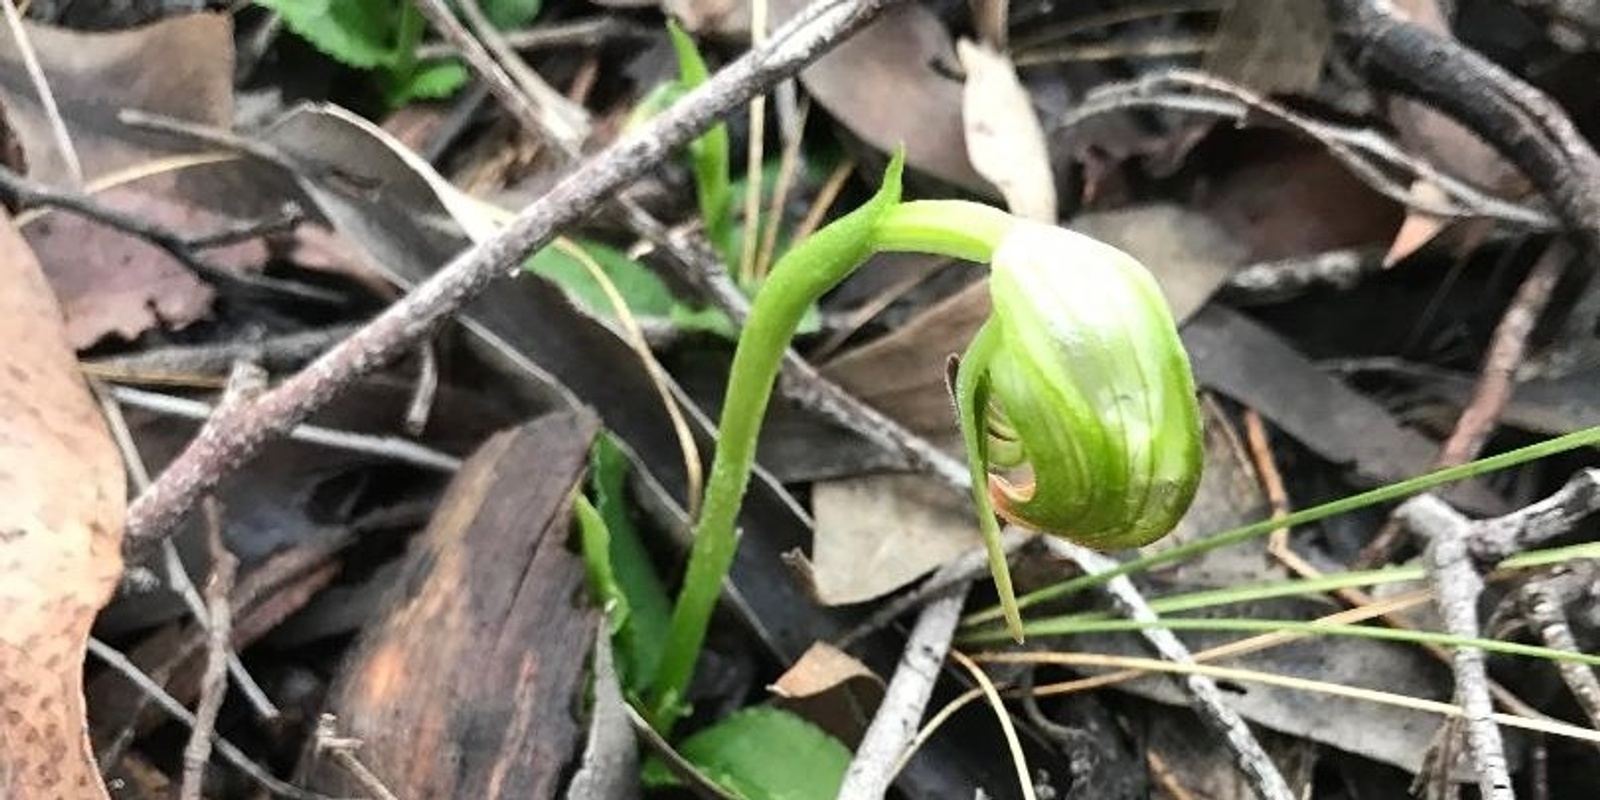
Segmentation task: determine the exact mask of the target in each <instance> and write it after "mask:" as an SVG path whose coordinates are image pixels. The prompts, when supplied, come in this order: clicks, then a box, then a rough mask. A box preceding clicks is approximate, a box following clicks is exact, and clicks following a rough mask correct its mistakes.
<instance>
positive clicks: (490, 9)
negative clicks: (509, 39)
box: [483, 0, 544, 30]
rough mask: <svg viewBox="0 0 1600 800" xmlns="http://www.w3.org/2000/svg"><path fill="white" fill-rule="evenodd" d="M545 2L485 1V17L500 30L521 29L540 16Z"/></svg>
mask: <svg viewBox="0 0 1600 800" xmlns="http://www.w3.org/2000/svg"><path fill="white" fill-rule="evenodd" d="M543 8H544V0H485V2H484V3H483V15H484V16H486V17H488V18H489V21H490V22H492V23H494V26H495V27H496V28H499V29H500V30H510V29H511V28H517V27H521V26H523V25H526V24H528V23H530V22H532V21H533V18H534V17H537V16H539V11H540V10H541V9H543Z"/></svg>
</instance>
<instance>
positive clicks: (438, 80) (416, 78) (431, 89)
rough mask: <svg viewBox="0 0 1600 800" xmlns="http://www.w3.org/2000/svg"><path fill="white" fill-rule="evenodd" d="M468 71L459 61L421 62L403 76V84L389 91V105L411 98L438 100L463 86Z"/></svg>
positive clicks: (395, 104) (468, 74)
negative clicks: (408, 73) (412, 70)
mask: <svg viewBox="0 0 1600 800" xmlns="http://www.w3.org/2000/svg"><path fill="white" fill-rule="evenodd" d="M469 76H470V73H468V72H467V68H466V66H464V65H463V64H462V63H461V62H459V61H437V62H434V63H431V64H423V65H422V66H419V67H417V69H416V70H415V71H414V72H412V73H411V74H410V75H407V76H406V77H405V81H404V83H403V85H401V86H399V87H397V88H396V90H394V91H391V92H389V95H388V100H389V105H391V106H395V107H398V106H403V105H405V104H406V103H408V102H410V101H412V100H438V99H441V98H445V97H449V96H450V95H452V94H455V93H456V90H457V89H460V88H461V87H462V86H465V85H466V83H467V78H468V77H469Z"/></svg>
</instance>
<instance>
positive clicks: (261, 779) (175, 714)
mask: <svg viewBox="0 0 1600 800" xmlns="http://www.w3.org/2000/svg"><path fill="white" fill-rule="evenodd" d="M89 652H90V653H92V654H93V655H94V657H95V658H98V659H100V660H101V661H103V662H105V664H106V665H107V666H109V667H111V668H112V669H114V670H116V671H117V673H118V674H120V675H121V676H122V677H124V678H126V679H127V680H128V682H129V683H132V684H133V685H134V686H135V687H136V688H138V689H139V691H141V692H143V693H144V694H145V695H146V696H148V697H149V698H150V699H151V700H154V701H155V704H156V705H158V706H160V707H161V710H162V711H165V712H167V714H168V715H170V716H171V717H172V718H174V719H176V720H178V722H180V723H183V725H184V726H185V727H193V726H194V723H195V719H194V715H193V714H191V713H189V709H187V708H184V707H183V704H182V703H180V702H178V701H177V700H176V699H174V698H173V696H172V695H170V694H168V693H167V690H166V689H163V688H161V685H160V684H158V683H156V682H155V681H153V680H151V679H150V676H148V675H145V674H144V673H143V672H142V671H140V669H139V666H138V665H137V664H134V663H133V662H132V661H129V660H128V657H127V656H125V655H123V654H122V653H120V652H118V651H117V649H116V648H114V647H112V646H110V645H108V644H106V643H105V642H102V641H100V640H99V639H94V638H90V639H89ZM212 738H213V740H214V742H213V743H214V745H215V747H216V750H217V753H218V754H219V755H221V756H222V757H223V758H224V759H226V760H227V762H228V763H230V764H232V765H233V766H234V767H236V768H238V770H239V771H240V772H243V773H244V774H245V775H247V776H249V777H250V779H251V780H253V781H255V782H256V783H257V784H260V786H261V788H263V789H266V790H267V791H269V792H271V793H272V794H275V795H277V796H279V797H288V798H291V800H332V798H329V797H327V796H325V795H321V794H318V793H316V792H311V791H307V790H305V789H302V788H300V787H298V786H295V785H294V784H292V783H287V782H285V781H282V780H279V779H278V778H277V777H275V776H274V775H273V774H272V773H271V771H269V770H268V769H267V768H266V767H263V766H261V765H260V764H257V763H256V762H254V761H252V760H250V757H249V756H247V755H245V754H244V751H243V750H240V749H239V748H238V747H235V746H234V745H233V743H232V742H229V741H228V740H227V739H224V738H222V737H221V736H218V735H217V734H215V733H213V734H212Z"/></svg>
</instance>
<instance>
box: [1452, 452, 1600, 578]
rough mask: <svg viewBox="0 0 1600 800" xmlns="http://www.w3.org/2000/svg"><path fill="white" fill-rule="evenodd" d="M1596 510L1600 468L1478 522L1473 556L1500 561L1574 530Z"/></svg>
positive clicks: (1599, 485)
mask: <svg viewBox="0 0 1600 800" xmlns="http://www.w3.org/2000/svg"><path fill="white" fill-rule="evenodd" d="M1595 511H1600V470H1595V469H1586V470H1582V471H1580V472H1578V473H1577V474H1575V475H1573V476H1572V477H1571V478H1569V479H1567V483H1566V485H1564V486H1562V487H1561V489H1560V490H1559V491H1557V492H1556V493H1555V494H1553V495H1550V496H1549V497H1547V498H1545V499H1543V500H1540V501H1539V502H1537V503H1534V504H1532V505H1530V506H1526V507H1524V508H1522V509H1519V510H1517V511H1513V512H1511V513H1510V514H1507V515H1505V516H1503V517H1496V518H1494V519H1486V520H1482V521H1480V522H1478V523H1477V527H1478V529H1477V531H1476V532H1475V535H1474V536H1473V537H1472V542H1471V547H1472V555H1473V557H1474V558H1477V559H1478V560H1479V561H1483V562H1486V563H1492V562H1495V561H1499V560H1500V559H1503V558H1505V557H1507V556H1509V555H1512V554H1514V553H1520V552H1522V551H1523V550H1527V549H1529V548H1532V547H1537V546H1538V545H1539V544H1540V543H1541V542H1544V541H1547V540H1549V539H1553V538H1555V537H1557V536H1560V535H1562V534H1564V533H1566V532H1567V531H1570V530H1572V526H1573V525H1576V524H1577V523H1578V521H1579V520H1581V519H1583V518H1584V517H1587V516H1589V515H1590V514H1593V513H1594V512H1595Z"/></svg>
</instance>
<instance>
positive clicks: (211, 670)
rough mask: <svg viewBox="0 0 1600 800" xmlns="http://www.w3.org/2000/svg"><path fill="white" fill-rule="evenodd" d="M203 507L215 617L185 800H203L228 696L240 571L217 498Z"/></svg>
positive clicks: (187, 757)
mask: <svg viewBox="0 0 1600 800" xmlns="http://www.w3.org/2000/svg"><path fill="white" fill-rule="evenodd" d="M202 507H203V509H204V511H205V517H206V539H207V541H208V542H209V543H210V549H211V579H210V580H209V581H207V582H206V604H207V606H209V608H210V611H211V615H210V619H209V620H208V623H209V624H208V626H207V631H206V633H207V636H206V645H207V647H206V668H205V673H204V675H203V676H202V677H201V679H200V702H199V704H198V705H196V707H195V711H194V720H195V722H194V728H193V729H191V730H190V731H189V744H188V745H186V746H185V747H184V748H183V783H182V785H181V786H180V788H179V791H178V797H179V798H181V800H200V789H201V786H202V783H203V781H204V778H205V771H206V762H208V761H210V760H211V737H212V736H214V735H215V734H216V730H217V714H218V713H219V712H221V711H222V698H223V697H225V696H226V695H227V692H228V655H229V653H230V652H232V651H231V649H230V647H229V638H230V637H231V636H232V631H233V608H232V605H231V604H230V602H229V598H228V595H229V594H230V593H231V592H232V591H233V577H234V573H235V571H236V570H237V569H238V568H239V559H237V558H234V556H233V554H232V553H230V552H228V546H227V545H226V544H224V543H223V541H222V509H221V505H220V504H219V503H217V500H216V498H214V497H207V498H206V499H205V502H204V503H203V504H202Z"/></svg>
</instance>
